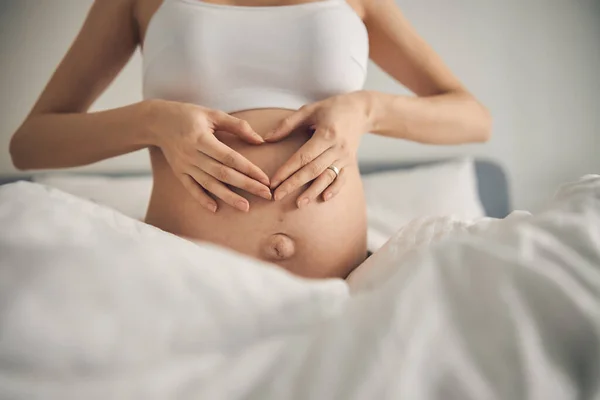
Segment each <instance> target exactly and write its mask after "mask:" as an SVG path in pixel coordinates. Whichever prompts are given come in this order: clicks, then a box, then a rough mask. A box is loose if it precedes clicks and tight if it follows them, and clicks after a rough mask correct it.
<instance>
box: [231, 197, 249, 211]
mask: <svg viewBox="0 0 600 400" xmlns="http://www.w3.org/2000/svg"><path fill="white" fill-rule="evenodd" d="M235 206H236V207H237V208H238V209H240V210H242V211H248V209H249V208H250V204H248V202H247V201H244V200H238V201H236V202H235Z"/></svg>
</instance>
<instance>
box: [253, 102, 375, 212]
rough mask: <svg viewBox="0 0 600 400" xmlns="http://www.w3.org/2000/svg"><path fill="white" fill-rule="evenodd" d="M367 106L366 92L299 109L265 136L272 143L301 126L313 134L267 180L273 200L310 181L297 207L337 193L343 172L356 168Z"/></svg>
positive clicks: (367, 121)
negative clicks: (354, 166)
mask: <svg viewBox="0 0 600 400" xmlns="http://www.w3.org/2000/svg"><path fill="white" fill-rule="evenodd" d="M369 104H370V103H369V95H368V94H367V93H366V92H353V93H348V94H343V95H338V96H334V97H330V98H328V99H325V100H322V101H319V102H317V103H313V104H309V105H306V106H303V107H302V108H300V109H299V110H298V111H296V112H295V113H293V114H291V115H290V116H288V117H287V118H285V119H284V120H283V121H282V122H281V123H280V125H279V126H278V127H277V128H275V129H274V130H273V131H272V132H270V133H269V134H268V135H265V137H264V139H265V141H267V142H276V141H278V140H281V139H283V138H284V137H286V136H287V135H289V134H290V133H291V132H293V131H294V130H295V129H296V128H298V127H300V126H303V125H304V126H308V127H309V128H311V130H312V131H313V132H314V133H313V135H312V137H311V138H310V139H309V140H308V141H307V142H306V143H305V144H304V145H303V146H302V147H301V148H300V149H298V151H297V152H296V153H294V154H293V155H292V157H290V159H289V160H288V161H287V162H286V163H285V164H284V165H282V166H281V168H279V169H278V170H277V172H276V173H275V175H274V176H273V178H272V179H271V188H277V189H276V190H275V193H274V198H275V200H281V199H282V198H284V197H285V196H286V195H287V194H288V193H292V192H293V191H294V190H297V189H298V188H300V187H301V186H302V185H304V184H306V183H308V182H310V181H311V180H313V179H314V182H313V183H312V184H311V185H310V187H309V188H308V189H307V190H306V191H304V192H303V193H302V194H301V195H300V196H299V197H298V199H297V201H296V204H297V205H298V207H304V206H306V205H308V204H309V203H310V202H312V201H315V200H316V199H317V197H318V196H319V195H321V194H322V196H323V200H324V201H327V200H329V199H331V198H332V197H333V196H335V195H336V194H337V193H339V191H340V189H341V188H342V186H343V185H344V170H345V168H346V167H348V166H350V165H355V164H356V152H357V150H358V145H359V143H360V138H361V136H362V134H363V133H365V132H368V131H369V129H370V124H371V121H370V116H369V114H370V107H369ZM330 166H334V167H336V168H337V169H338V170H339V171H340V172H339V176H337V177H336V173H335V172H334V171H332V170H331V169H329V168H328V167H330Z"/></svg>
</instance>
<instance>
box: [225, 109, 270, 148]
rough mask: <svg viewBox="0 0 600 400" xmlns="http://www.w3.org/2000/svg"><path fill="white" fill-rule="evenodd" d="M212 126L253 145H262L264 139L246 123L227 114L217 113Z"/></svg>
mask: <svg viewBox="0 0 600 400" xmlns="http://www.w3.org/2000/svg"><path fill="white" fill-rule="evenodd" d="M213 122H214V124H215V126H216V128H217V130H223V131H226V132H229V133H233V134H234V135H236V136H238V137H240V138H241V139H244V140H245V141H247V142H249V143H253V144H261V143H264V142H265V141H264V139H263V138H262V137H261V136H260V135H259V134H258V133H256V132H255V131H254V129H252V127H251V126H250V124H249V123H248V121H245V120H243V119H239V118H236V117H233V116H231V115H229V114H227V113H224V112H223V113H221V112H219V113H217V115H216V117H215V119H214V121H213Z"/></svg>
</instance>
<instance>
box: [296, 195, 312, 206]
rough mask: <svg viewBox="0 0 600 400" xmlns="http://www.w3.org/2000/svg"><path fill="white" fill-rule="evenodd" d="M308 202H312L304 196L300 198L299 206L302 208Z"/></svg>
mask: <svg viewBox="0 0 600 400" xmlns="http://www.w3.org/2000/svg"><path fill="white" fill-rule="evenodd" d="M308 203H310V200H309V199H308V198H306V197H305V198H303V199H300V201H298V208H302V207H305V206H307V205H308Z"/></svg>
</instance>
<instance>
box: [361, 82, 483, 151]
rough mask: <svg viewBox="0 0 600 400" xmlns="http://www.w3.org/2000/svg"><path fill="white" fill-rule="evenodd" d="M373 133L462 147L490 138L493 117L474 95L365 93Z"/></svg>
mask: <svg viewBox="0 0 600 400" xmlns="http://www.w3.org/2000/svg"><path fill="white" fill-rule="evenodd" d="M364 96H365V99H366V101H367V103H368V110H369V111H368V113H369V118H370V120H371V130H370V132H372V133H376V134H380V135H383V136H390V137H396V138H401V139H406V140H411V141H414V142H419V143H428V144H461V143H468V142H482V141H486V140H488V139H489V136H490V133H491V117H490V115H489V113H488V111H487V110H486V109H485V107H483V106H482V105H481V104H480V103H479V102H478V101H477V100H476V99H475V98H473V96H471V95H470V94H468V93H466V92H451V93H447V94H441V95H437V96H430V97H409V96H398V95H393V94H386V93H380V92H365V93H364Z"/></svg>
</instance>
